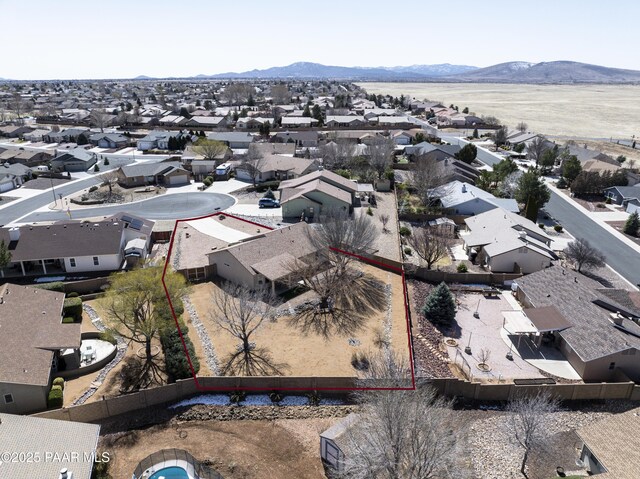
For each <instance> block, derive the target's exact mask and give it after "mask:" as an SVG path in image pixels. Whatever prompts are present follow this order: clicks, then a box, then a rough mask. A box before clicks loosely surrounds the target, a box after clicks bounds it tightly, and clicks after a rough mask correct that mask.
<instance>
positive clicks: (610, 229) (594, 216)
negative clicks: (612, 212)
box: [545, 179, 640, 253]
mask: <svg viewBox="0 0 640 479" xmlns="http://www.w3.org/2000/svg"><path fill="white" fill-rule="evenodd" d="M551 181H552V180H548V179H545V183H546V184H547V186H548V187H549V189H550V190H551V191H553V192H554V193H555V194H556V195H558V196H559V197H560V198H561V199H562V200H563V201H566V202H568V203H570V204H571V206H573V207H574V208H576V209H577V210H578V211H581V212H582V213H584V214H585V215H587V216H588V217H589V218H590V219H591V220H593V221H595V222H596V223H598V224H599V225H600V226H602V227H603V228H604V229H605V230H607V232H609V233H611V234H612V235H613V236H615V237H616V238H618V239H619V240H620V241H622V242H623V243H625V244H626V245H627V246H629V247H630V248H633V249H634V250H635V251H637V252H638V253H640V245H637V244H636V243H635V242H634V241H632V240H630V239H629V238H627V237H626V236H625V235H623V234H622V233H620V232H619V231H618V230H616V229H615V228H614V227H613V226H611V225H608V224H607V223H606V222H605V221H604V219H600V218H598V213H592V212H591V211H589V210H587V209H586V208H585V207H584V206H582V205H581V204H579V203H577V202H576V201H573V200H572V199H571V198H569V197H568V196H567V195H565V194H564V193H563V192H562V191H560V190H559V189H558V188H556V187H555V186H554V185H553V184H552V183H551ZM602 214H603V215H607V214H608V213H606V212H605V213H602Z"/></svg>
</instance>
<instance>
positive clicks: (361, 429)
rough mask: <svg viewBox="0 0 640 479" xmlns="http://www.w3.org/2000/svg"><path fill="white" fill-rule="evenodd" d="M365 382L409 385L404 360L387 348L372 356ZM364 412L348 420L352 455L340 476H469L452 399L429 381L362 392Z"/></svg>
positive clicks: (382, 478) (360, 478)
mask: <svg viewBox="0 0 640 479" xmlns="http://www.w3.org/2000/svg"><path fill="white" fill-rule="evenodd" d="M362 384H363V385H367V386H373V387H392V388H393V387H395V388H398V387H405V388H406V387H407V385H409V387H410V372H409V368H408V367H407V365H406V363H405V362H404V361H401V360H400V359H398V358H397V357H395V356H393V355H391V354H386V355H383V356H380V357H376V358H373V360H372V361H371V362H370V366H369V368H368V370H367V377H366V378H365V379H364V380H363V381H362ZM357 399H358V401H359V402H360V403H361V413H360V414H358V416H357V417H356V418H355V419H354V421H353V423H352V424H351V425H350V426H349V428H348V430H347V433H346V434H345V439H346V442H347V444H348V451H349V453H348V455H347V456H346V457H345V470H344V473H343V474H342V476H341V477H344V478H349V479H371V478H373V479H400V478H402V479H432V478H442V477H449V478H453V477H455V478H462V477H468V476H467V475H466V474H467V471H466V468H464V467H462V466H461V465H460V464H458V462H459V461H460V457H461V456H462V454H461V452H462V450H463V448H462V445H463V443H464V442H465V441H464V435H465V431H464V427H463V426H462V425H461V424H459V421H457V420H456V417H455V415H454V414H453V411H452V408H451V403H450V402H449V401H447V400H445V399H443V398H442V397H439V396H438V395H437V393H436V392H435V390H434V389H433V388H432V387H430V386H428V385H421V386H419V387H418V388H417V389H416V390H411V389H408V390H398V389H396V390H386V391H366V392H362V393H359V394H357Z"/></svg>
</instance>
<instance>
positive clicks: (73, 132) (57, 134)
mask: <svg viewBox="0 0 640 479" xmlns="http://www.w3.org/2000/svg"><path fill="white" fill-rule="evenodd" d="M88 133H89V129H88V128H67V129H66V130H62V131H50V132H48V133H47V134H45V135H42V139H43V140H44V141H46V142H48V143H75V142H76V140H77V139H78V136H80V135H83V134H84V135H88Z"/></svg>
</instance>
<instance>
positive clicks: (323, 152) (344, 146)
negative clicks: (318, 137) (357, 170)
mask: <svg viewBox="0 0 640 479" xmlns="http://www.w3.org/2000/svg"><path fill="white" fill-rule="evenodd" d="M355 153H356V145H355V144H354V143H352V142H350V141H349V140H347V139H344V138H339V139H337V140H335V141H333V142H331V143H329V144H326V145H322V146H321V147H320V156H321V158H322V164H323V166H324V167H325V168H326V169H328V170H337V169H340V168H345V167H347V166H348V165H350V164H351V162H352V160H353V157H354V156H355Z"/></svg>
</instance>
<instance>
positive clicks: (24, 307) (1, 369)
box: [0, 283, 80, 477]
mask: <svg viewBox="0 0 640 479" xmlns="http://www.w3.org/2000/svg"><path fill="white" fill-rule="evenodd" d="M64 298H65V295H64V293H58V292H55V291H46V290H43V289H38V288H35V287H33V286H19V285H16V284H11V283H5V284H4V285H2V286H0V329H1V330H2V334H0V398H2V399H0V412H3V413H11V414H28V413H33V412H37V411H42V410H45V409H46V408H47V394H48V393H49V388H50V386H51V381H52V380H53V378H54V377H55V374H56V372H57V371H58V368H59V366H60V364H59V359H60V356H61V351H62V350H64V349H72V350H75V351H76V353H77V357H78V364H79V359H80V324H79V323H71V324H63V323H62V312H63V306H64ZM3 427H4V424H0V437H1V436H2V435H3V433H2V431H3ZM2 445H3V446H5V445H6V444H5V442H4V441H3V442H2ZM2 467H3V468H4V466H2ZM3 471H4V469H3ZM4 474H6V471H5V472H3V476H4ZM4 477H9V476H4ZM20 477H23V476H20Z"/></svg>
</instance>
